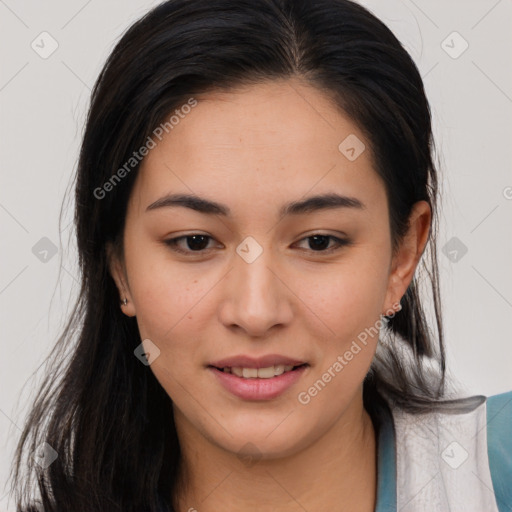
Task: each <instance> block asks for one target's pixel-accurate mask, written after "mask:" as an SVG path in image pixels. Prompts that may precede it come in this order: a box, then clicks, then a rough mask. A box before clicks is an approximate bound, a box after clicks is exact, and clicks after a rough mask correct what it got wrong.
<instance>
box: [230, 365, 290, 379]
mask: <svg viewBox="0 0 512 512" xmlns="http://www.w3.org/2000/svg"><path fill="white" fill-rule="evenodd" d="M292 369H293V365H291V364H287V365H283V364H278V365H276V366H269V367H268V368H240V367H236V366H234V367H232V368H223V371H224V372H225V373H233V374H234V375H236V376H237V377H243V378H244V379H254V378H259V379H271V378H272V377H276V376H278V375H281V374H282V373H284V372H289V371H290V370H292Z"/></svg>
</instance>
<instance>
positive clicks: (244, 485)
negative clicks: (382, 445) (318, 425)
mask: <svg viewBox="0 0 512 512" xmlns="http://www.w3.org/2000/svg"><path fill="white" fill-rule="evenodd" d="M358 398H360V397H358ZM175 421H176V426H177V431H178V437H179V440H180V447H181V453H182V460H181V466H180V477H179V482H180V484H178V486H177V488H178V495H177V496H176V497H175V509H176V511H179V512H194V510H197V511H199V512H217V511H218V510H224V511H226V512H231V511H233V512H235V511H236V512H245V511H247V512H249V511H253V510H255V508H257V510H258V511H261V512H271V511H272V512H296V511H297V510H300V509H301V508H302V509H303V510H337V511H340V512H343V511H347V512H349V511H350V512H373V511H374V509H375V504H376V489H377V476H376V473H377V465H376V439H375V431H374V428H373V423H372V421H371V418H370V416H369V415H368V413H367V412H366V410H365V409H364V408H363V405H362V399H361V400H358V401H355V402H354V403H352V404H351V405H350V406H349V408H348V409H347V410H346V411H345V412H344V414H343V416H342V417H341V418H340V419H339V420H338V421H337V423H335V424H334V425H333V426H332V427H331V429H330V430H329V431H328V432H326V433H325V434H324V435H323V436H322V437H320V438H319V439H317V440H316V441H315V442H313V443H311V444H310V445H309V446H307V447H306V448H304V449H302V450H300V451H297V452H296V453H294V454H292V455H290V456H288V457H284V458H279V459H265V458H261V459H259V460H257V461H255V462H253V463H252V464H251V463H247V461H245V463H244V461H241V460H240V458H239V457H238V456H237V454H236V453H232V452H229V451H226V450H223V449H222V448H220V447H219V446H218V445H214V444H212V443H211V442H210V441H208V440H207V439H206V438H204V437H203V436H202V435H200V434H199V433H198V432H197V431H195V430H194V429H193V428H192V427H191V425H190V424H185V422H186V420H185V419H184V417H183V416H182V415H181V414H180V413H179V411H176V413H175ZM180 434H181V435H180Z"/></svg>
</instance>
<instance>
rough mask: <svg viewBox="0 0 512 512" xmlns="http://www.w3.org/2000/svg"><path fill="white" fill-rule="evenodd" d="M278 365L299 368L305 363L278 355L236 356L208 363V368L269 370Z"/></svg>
mask: <svg viewBox="0 0 512 512" xmlns="http://www.w3.org/2000/svg"><path fill="white" fill-rule="evenodd" d="M280 364H282V365H285V366H286V365H292V366H299V365H301V364H305V361H301V360H300V359H293V358H290V357H286V356H281V355H279V354H268V355H266V356H262V357H251V356H246V355H238V356H233V357H226V358H225V359H219V360H218V361H214V362H213V363H210V364H209V366H215V367H216V368H236V367H238V368H269V367H270V366H277V365H280Z"/></svg>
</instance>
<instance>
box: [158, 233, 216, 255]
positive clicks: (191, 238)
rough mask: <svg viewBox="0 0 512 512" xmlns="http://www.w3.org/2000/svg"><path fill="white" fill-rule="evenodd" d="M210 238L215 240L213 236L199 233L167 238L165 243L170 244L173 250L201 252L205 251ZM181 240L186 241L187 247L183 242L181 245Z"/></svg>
mask: <svg viewBox="0 0 512 512" xmlns="http://www.w3.org/2000/svg"><path fill="white" fill-rule="evenodd" d="M209 239H210V240H213V238H212V237H211V236H208V235H202V234H200V233H198V234H192V235H184V236H179V237H176V238H170V239H169V240H165V244H166V245H168V246H170V247H171V249H172V250H173V251H176V252H180V253H183V254H190V253H193V252H197V253H201V252H204V249H205V248H206V246H207V245H208V240H209ZM181 241H184V242H185V246H186V249H184V248H183V244H181V246H180V245H179V243H180V242H181Z"/></svg>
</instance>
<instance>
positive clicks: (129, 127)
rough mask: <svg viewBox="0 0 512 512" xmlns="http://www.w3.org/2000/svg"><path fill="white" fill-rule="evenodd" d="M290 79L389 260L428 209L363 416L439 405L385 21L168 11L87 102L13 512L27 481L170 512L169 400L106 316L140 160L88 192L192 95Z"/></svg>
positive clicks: (75, 499) (186, 5) (407, 127)
mask: <svg viewBox="0 0 512 512" xmlns="http://www.w3.org/2000/svg"><path fill="white" fill-rule="evenodd" d="M290 78H297V79H299V80H301V81H303V82H304V83H305V84H308V85H310V86H313V87H315V88H316V89H317V90H319V91H321V92H323V93H324V94H326V95H327V96H328V97H329V98H331V99H332V102H333V106H334V107H337V108H339V109H340V110H341V111H342V112H344V113H346V115H348V116H349V117H350V118H351V119H352V120H353V121H354V122H355V123H356V124H357V125H358V127H359V128H360V129H361V130H362V132H363V133H364V135H365V137H367V140H368V142H369V147H370V150H371V155H372V158H373V161H374V167H375V171H376V172H377V173H378V175H379V176H380V177H381V178H382V181H383V183H384V185H385V189H386V194H387V199H388V206H389V221H390V232H391V237H392V249H393V251H395V250H397V248H398V247H399V246H400V242H401V240H402V239H403V236H404V234H405V233H406V231H407V228H408V225H409V216H410V213H411V209H412V206H413V204H414V203H415V202H417V201H421V200H424V201H427V202H428V204H429V205H430V207H431V210H432V219H431V226H430V231H429V238H428V243H427V247H426V249H425V251H424V254H423V255H422V258H421V260H420V263H419V265H418V268H417V269H416V270H417V271H416V272H415V275H414V277H413V279H412V281H411V283H410V286H409V287H408V289H407V291H406V293H405V295H404V297H403V298H402V300H401V305H402V310H401V311H400V313H398V314H396V315H394V316H393V317H392V318H390V319H389V321H388V322H387V324H386V329H385V330H386V333H387V334H388V335H389V339H390V341H389V342H386V343H381V344H379V348H378V350H377V354H376V356H375V358H374V361H373V363H372V366H371V369H370V372H369V373H368V375H367V377H366V379H365V381H364V384H363V400H364V405H365V407H366V408H367V410H368V411H374V412H375V411H376V404H377V403H379V400H381V398H382V396H384V395H386V396H388V397H389V398H390V400H392V401H393V403H394V404H395V405H396V406H398V407H403V408H407V409H409V410H413V411H417V412H422V411H425V410H429V409H430V408H432V407H435V406H436V404H438V403H439V402H440V401H441V399H442V398H443V397H445V396H446V383H445V352H444V342H443V332H442V331H443V328H442V318H441V307H440V294H439V283H438V266H437V249H436V229H437V215H438V213H437V202H438V178H437V171H436V166H435V165H434V162H433V154H434V142H433V136H432V127H431V112H430V107H429V104H428V101H427V98H426V95H425V91H424V87H423V83H422V80H421V76H420V74H419V72H418V69H417V67H416V65H415V64H414V62H413V60H412V58H411V57H410V55H409V54H408V53H407V51H406V50H405V49H404V48H403V47H402V45H401V44H400V42H399V41H398V39H397V38H396V37H395V36H394V35H393V33H392V32H391V31H390V30H389V29H388V28H387V27H386V25H385V24H383V23H382V22H381V21H380V20H378V19H377V18H376V17H375V16H374V15H373V14H371V13H370V12H369V11H368V10H366V9H365V8H363V7H362V6H360V5H358V4H356V3H354V2H351V1H349V0H194V1H191V0H169V1H166V2H164V3H162V4H160V5H158V6H157V7H155V8H154V9H152V10H151V11H150V12H148V13H147V14H146V15H145V16H143V17H142V18H141V19H140V20H138V21H137V22H136V23H134V24H133V25H132V26H131V27H130V28H129V29H128V30H127V31H126V32H125V34H124V35H123V36H122V38H121V39H120V40H119V42H118V43H117V45H116V46H115V48H114V49H113V51H112V53H111V54H110V56H109V57H108V59H107V61H106V63H105V65H104V67H103V69H102V71H101V73H100V75H99V77H98V79H97V81H96V83H95V86H94V88H93V91H92V97H91V104H90V108H89V111H88V116H87V121H86V126H85V131H84V135H83V140H82V145H81V149H80V155H79V161H78V166H77V173H76V188H75V217H74V221H75V227H76V237H77V246H78V255H79V267H80V277H81V287H80V293H79V295H78V298H77V299H76V304H75V307H74V311H73V313H72V314H71V316H70V318H69V319H68V321H67V323H66V325H65V327H64V329H63V331H62V333H61V335H60V337H59V339H58V340H57V343H56V348H59V347H60V352H61V353H62V355H61V358H60V360H58V361H55V351H52V356H51V357H52V361H51V367H50V368H51V370H49V371H48V372H47V374H46V376H45V380H44V383H43V385H42V387H41V389H40V390H39V391H38V393H37V396H36V397H35V399H34V404H33V406H32V408H31V409H30V412H29V414H28V417H27V420H26V424H25V426H24V429H23V432H22V434H21V437H20V440H19V444H18V447H17V450H16V456H15V462H14V468H15V472H14V482H15V487H16V502H17V503H18V509H17V510H18V511H23V512H30V511H32V512H33V511H35V510H39V509H38V508H36V507H37V505H36V504H34V501H33V500H32V501H30V491H31V484H32V481H33V479H34V478H35V479H36V483H37V488H38V491H39V494H40V502H41V503H42V507H43V509H44V511H46V512H50V511H57V510H59V511H63V510H73V511H74V512H86V511H87V512H91V511H102V512H105V511H106V510H108V511H109V512H116V511H123V512H128V511H141V510H144V511H150V512H154V511H157V510H158V511H172V510H173V505H172V499H171V496H172V495H173V493H174V492H175V490H176V489H177V487H176V486H177V477H178V472H177V470H178V464H179V462H180V446H179V443H178V438H177V434H176V430H175V426H174V419H173V410H172V401H171V399H170V397H169V396H168V395H167V394H166V392H165V391H164V389H163V388H162V386H161V385H160V384H159V383H158V381H157V380H156V378H155V376H154V375H153V373H152V372H151V370H150V369H149V367H147V366H145V365H142V364H140V361H139V360H138V359H137V358H136V357H134V354H133V352H134V349H135V347H137V346H138V345H139V344H140V343H141V339H140V335H139V331H138V327H137V322H136V318H134V317H127V316H126V315H124V314H123V313H122V311H121V309H120V307H119V295H118V290H117V288H116V286H115V283H114V280H113V279H112V276H111V275H110V273H109V269H108V257H107V250H106V247H107V245H108V244H109V243H112V244H113V246H114V247H116V248H117V249H118V250H119V251H120V253H122V233H123V228H124V222H125V216H126V209H127V203H128V199H129V196H130V192H131V189H132V186H133V183H134V180H135V177H136V175H137V171H138V168H139V167H140V164H139V163H137V165H135V166H133V169H132V170H131V171H130V172H127V173H126V175H125V176H123V179H119V180H117V181H116V182H115V186H112V187H110V188H111V190H109V192H108V193H106V194H103V197H101V198H98V197H97V194H95V193H94V191H95V190H97V189H98V187H102V186H103V184H105V183H106V182H108V181H109V180H112V179H113V176H114V175H115V174H116V173H117V172H118V170H119V169H120V168H121V167H122V166H123V164H125V163H126V162H127V161H129V160H130V158H132V156H133V152H134V151H135V150H137V149H138V148H140V147H142V146H143V145H144V144H145V142H146V141H147V139H148V137H150V136H152V134H153V133H154V130H155V128H156V127H158V126H159V125H161V124H162V123H163V122H165V120H166V119H167V118H168V116H169V115H170V113H172V112H173V111H175V109H177V108H179V107H180V106H182V105H184V104H187V102H188V101H189V100H190V98H192V97H193V96H194V95H199V94H202V93H208V92H215V91H224V92H226V91H233V90H235V89H236V88H239V87H243V86H251V85H258V84H261V83H264V82H266V81H272V80H286V79H290ZM118 176H119V174H118ZM111 183H113V182H112V181H111ZM420 267H422V268H423V269H425V270H426V273H425V274H424V275H420ZM423 285H425V288H426V289H427V291H429V292H430V293H431V298H432V300H433V306H434V309H433V313H434V317H435V322H433V324H434V325H433V327H434V328H435V331H436V332H435V333H434V332H433V330H434V329H432V330H431V329H430V327H429V321H428V320H427V313H426V310H425V309H424V305H423V304H422V301H421V298H420V295H422V294H421V293H420V289H421V287H422V286H423ZM66 350H67V355H65V353H66ZM57 353H59V352H57ZM48 358H50V356H48ZM56 369H58V371H57V370H56ZM45 442H46V443H48V444H49V445H50V446H51V447H52V448H53V449H54V450H55V451H56V452H57V453H58V459H57V460H56V461H55V462H54V463H53V464H51V465H50V466H48V467H47V468H44V469H42V468H40V467H37V466H36V465H35V464H33V463H31V458H30V454H31V453H34V452H35V450H36V448H37V447H40V446H41V444H42V443H45ZM25 456H26V461H25ZM24 469H25V470H27V471H26V472H27V474H26V475H24V474H23V470H24ZM25 502H26V503H25Z"/></svg>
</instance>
